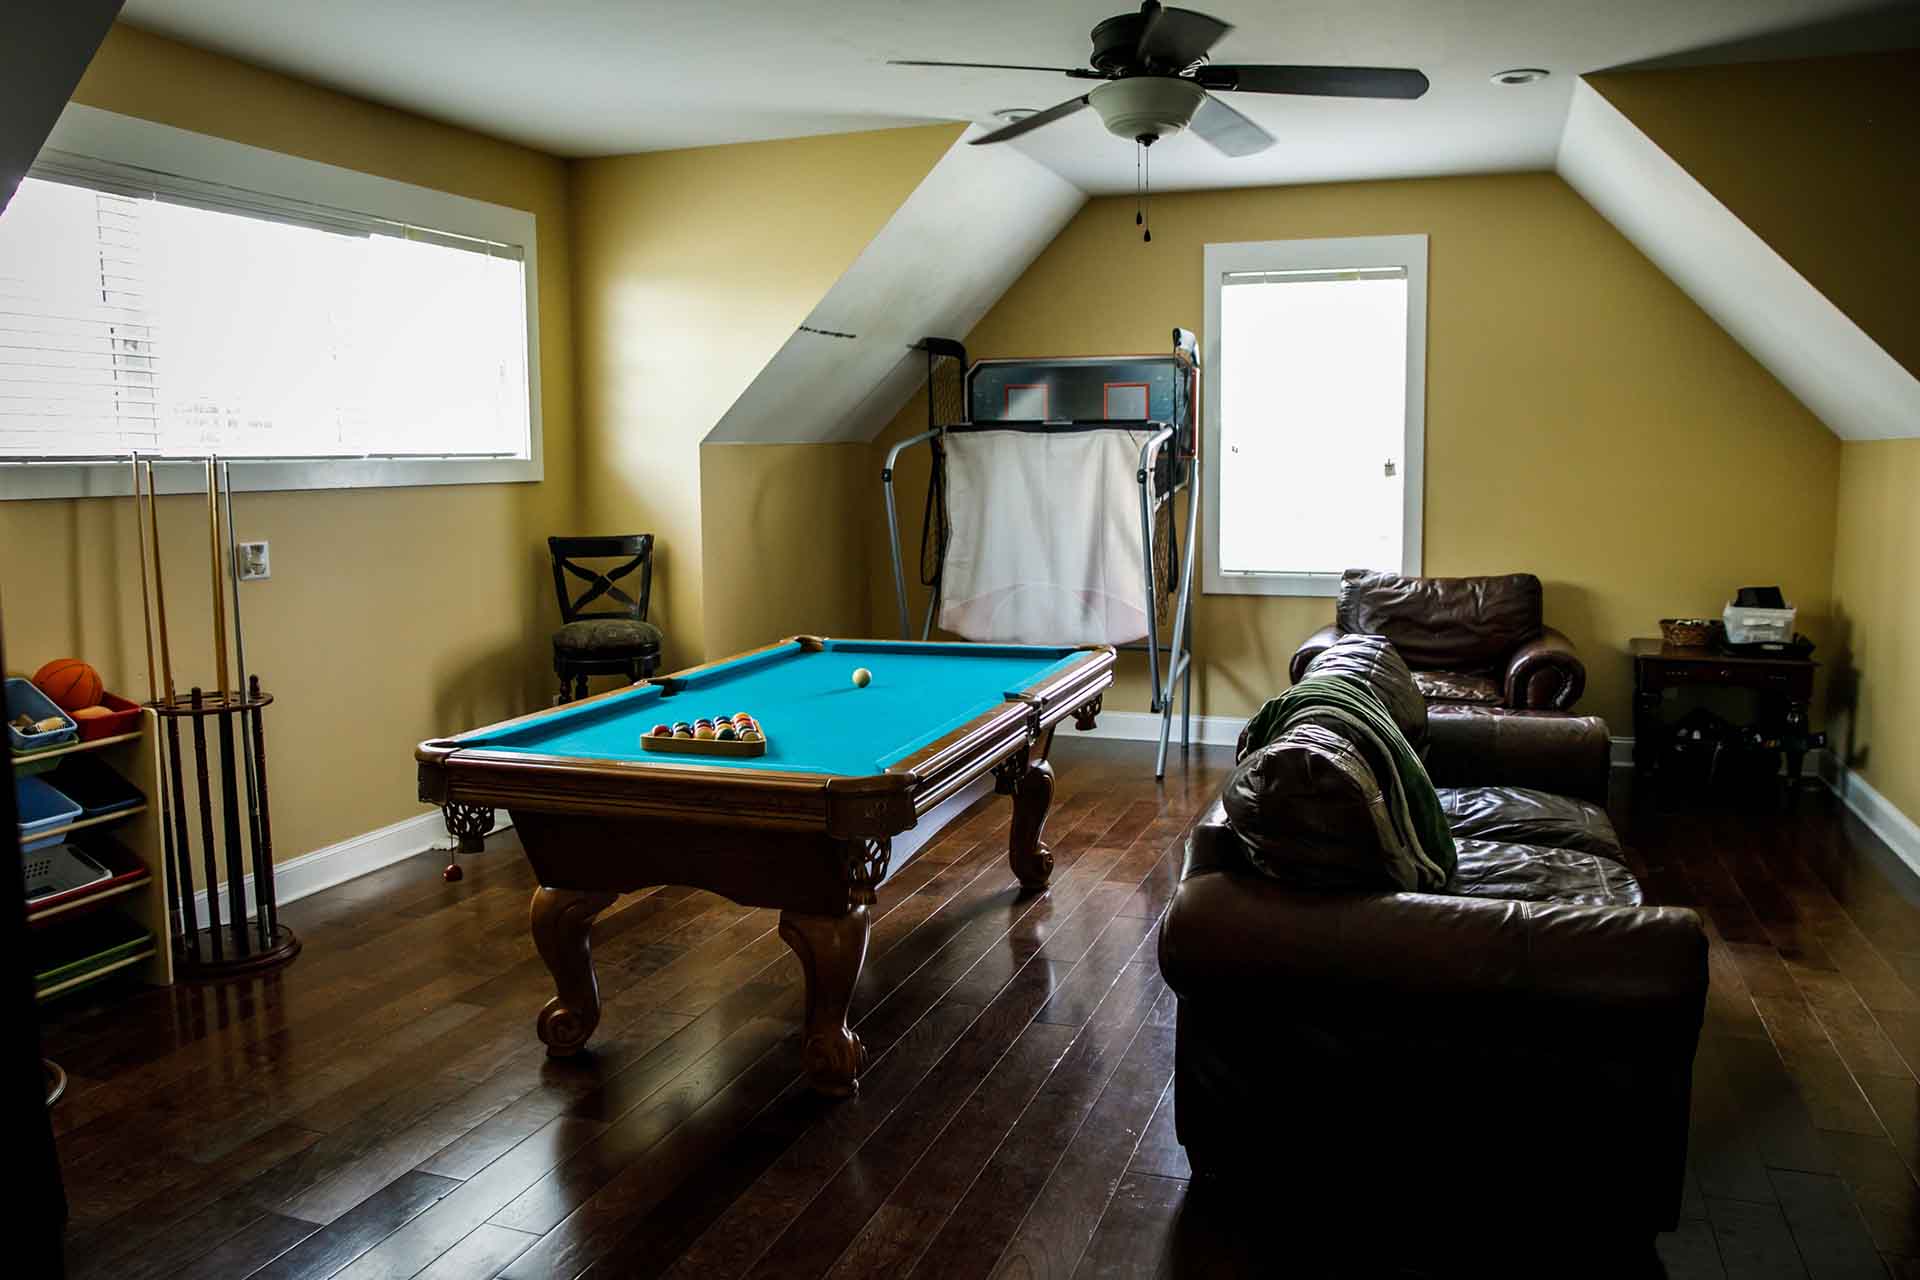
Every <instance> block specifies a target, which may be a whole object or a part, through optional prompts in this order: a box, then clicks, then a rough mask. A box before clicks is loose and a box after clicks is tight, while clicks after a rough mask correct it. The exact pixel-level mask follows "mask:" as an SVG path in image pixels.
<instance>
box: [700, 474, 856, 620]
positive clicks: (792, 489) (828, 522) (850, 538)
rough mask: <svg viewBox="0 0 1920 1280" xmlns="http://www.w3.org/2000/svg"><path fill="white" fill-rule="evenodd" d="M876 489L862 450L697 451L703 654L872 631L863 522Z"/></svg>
mask: <svg viewBox="0 0 1920 1280" xmlns="http://www.w3.org/2000/svg"><path fill="white" fill-rule="evenodd" d="M876 483H877V473H875V472H874V471H872V470H870V469H869V468H868V465H867V446H866V445H865V444H822V445H814V444H764V445H756V444H710V445H705V446H703V447H702V448H701V450H700V489H701V499H700V507H701V513H702V523H703V525H704V526H705V534H704V542H705V556H704V559H705V571H706V574H705V576H706V579H707V582H708V584H709V586H710V590H709V591H708V592H707V602H706V603H707V609H706V618H707V631H706V639H707V649H708V652H709V653H710V654H716V655H718V654H728V653H740V652H743V651H744V650H747V649H754V648H758V647H759V646H761V645H763V644H766V643H768V642H769V641H772V640H776V639H778V638H780V637H781V636H790V635H796V634H810V635H825V636H864V635H867V634H868V633H869V628H868V621H867V607H868V583H869V579H870V578H871V576H872V569H871V567H870V565H869V562H868V560H869V551H870V543H869V540H868V539H867V537H866V525H865V523H864V519H863V517H864V516H865V514H866V509H867V504H868V503H869V502H870V501H871V500H872V489H873V486H874V485H875V484H876Z"/></svg>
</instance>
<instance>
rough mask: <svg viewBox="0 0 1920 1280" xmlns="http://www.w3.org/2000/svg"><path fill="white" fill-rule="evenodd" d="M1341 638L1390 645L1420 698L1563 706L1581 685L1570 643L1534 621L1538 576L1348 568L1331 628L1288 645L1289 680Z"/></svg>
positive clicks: (1521, 707)
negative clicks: (1379, 639) (1369, 638)
mask: <svg viewBox="0 0 1920 1280" xmlns="http://www.w3.org/2000/svg"><path fill="white" fill-rule="evenodd" d="M1343 635H1376V636H1385V637H1386V638H1387V639H1388V640H1391V641H1392V642H1393V645H1394V647H1395V648H1396V649H1398V650H1399V651H1400V656H1401V658H1403V659H1404V660H1405V661H1406V664H1407V666H1409V667H1410V668H1412V669H1413V678H1414V683H1415V684H1416V685H1418V686H1419V688H1420V692H1421V694H1422V696H1424V697H1425V698H1426V699H1427V701H1428V702H1431V703H1436V704H1447V705H1459V706H1480V707H1504V708H1507V709H1510V710H1518V711H1568V710H1571V709H1572V708H1573V704H1574V703H1576V702H1578V701H1579V700H1580V694H1581V692H1582V691H1583V690H1585V688H1586V687H1587V668H1586V666H1585V664H1584V663H1582V662H1581V661H1580V655H1579V654H1578V653H1577V652H1575V650H1574V647H1573V642H1572V641H1571V640H1569V639H1567V638H1566V637H1565V636H1564V635H1561V634H1560V633H1559V632H1558V631H1555V630H1554V629H1553V628H1552V627H1549V626H1547V625H1546V623H1545V622H1544V621H1543V620H1542V610H1541V603H1540V579H1538V578H1536V577H1534V576H1533V575H1532V574H1530V573H1510V574H1505V575H1502V576H1500V577H1491V578H1409V577H1403V576H1401V575H1400V574H1397V573H1375V572H1373V571H1371V570H1367V569H1349V570H1347V572H1346V573H1345V574H1343V575H1342V576H1341V578H1340V595H1339V599H1338V600H1337V602H1336V603H1335V605H1334V620H1333V623H1332V625H1330V626H1325V627H1322V628H1320V630H1318V631H1316V632H1314V633H1313V634H1312V635H1310V636H1308V637H1307V639H1306V642H1305V643H1304V644H1302V645H1301V646H1300V648H1299V649H1298V650H1296V651H1295V653H1294V655H1293V662H1292V665H1291V672H1292V676H1293V679H1294V681H1295V683H1298V682H1299V680H1300V676H1301V674H1302V673H1303V672H1305V671H1306V669H1307V664H1309V663H1310V662H1312V661H1313V660H1314V658H1316V657H1318V656H1319V655H1320V654H1321V653H1323V652H1325V651H1326V650H1327V648H1328V647H1329V646H1331V645H1332V644H1333V642H1334V641H1336V640H1338V639H1339V638H1340V637H1341V636H1343Z"/></svg>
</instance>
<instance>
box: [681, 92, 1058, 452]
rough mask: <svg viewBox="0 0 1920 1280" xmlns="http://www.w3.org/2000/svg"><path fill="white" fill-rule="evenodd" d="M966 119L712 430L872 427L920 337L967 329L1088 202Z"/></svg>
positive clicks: (827, 438) (777, 432)
mask: <svg viewBox="0 0 1920 1280" xmlns="http://www.w3.org/2000/svg"><path fill="white" fill-rule="evenodd" d="M980 132H981V130H980V129H979V128H977V127H976V128H973V129H970V130H969V131H968V132H967V134H965V135H963V136H962V137H961V138H960V139H958V140H957V141H956V142H955V143H954V145H953V146H952V147H951V148H950V149H949V150H948V151H947V153H946V155H944V156H943V157H941V159H940V162H939V163H938V164H936V165H935V166H934V167H933V170H932V171H931V172H930V173H928V174H927V176H926V178H925V179H923V180H922V181H921V183H920V185H919V186H918V187H917V188H915V189H914V192H913V194H912V195H910V196H909V197H907V200H906V202H905V203H904V204H902V205H901V206H900V208H899V209H898V210H897V211H895V213H894V215H893V216H892V217H891V218H889V219H888V220H887V224H886V226H884V227H882V228H881V230H880V234H879V235H877V236H875V237H874V239H873V241H872V243H870V244H868V245H867V247H866V249H865V250H864V251H863V252H862V253H861V254H860V256H859V258H857V259H856V260H855V261H854V263H853V265H852V266H851V267H849V268H848V269H847V271H846V273H845V274H844V275H842V276H841V277H840V279H839V280H838V281H837V282H835V284H834V286H833V287H832V288H831V289H830V290H828V291H827V294H826V296H825V297H823V298H822V299H821V300H820V303H819V305H818V306H816V307H815V308H814V309H813V312H812V314H811V315H809V316H808V317H807V319H806V322H805V324H804V325H802V327H801V328H800V329H798V330H797V331H795V333H794V334H793V336H792V337H791V338H789V339H788V340H787V341H786V343H785V345H783V346H782V347H781V348H780V350H779V352H778V353H777V354H776V355H775V356H774V357H773V359H772V360H770V361H769V362H768V363H767V365H766V367H765V368H764V369H762V370H761V371H760V374H759V376H757V377H756V378H755V379H754V381H753V383H752V385H751V386H749V387H748V388H747V389H746V391H745V392H744V393H742V394H741V396H740V398H739V399H738V400H736V401H734V403H733V406H732V408H730V409H729V410H728V411H727V413H726V416H725V417H723V418H722V419H721V420H720V421H719V423H718V424H716V425H715V427H714V428H713V430H712V431H711V432H709V433H708V435H707V437H706V443H707V444H741V443H755V444H772V443H783V444H784V443H792V444H825V443H831V442H836V441H855V440H869V439H872V438H873V437H874V436H875V435H877V434H879V432H880V429H881V428H882V427H884V426H885V425H886V424H887V423H888V422H890V421H891V420H892V419H893V416H894V415H895V414H896V413H898V412H899V411H900V406H901V405H903V404H905V403H906V401H907V398H908V397H909V396H910V395H912V394H913V392H914V390H915V388H917V387H918V386H919V385H920V383H921V381H922V379H923V377H924V374H925V364H924V357H922V356H921V355H920V354H919V353H918V352H914V351H911V350H909V349H908V348H909V346H910V344H912V343H913V342H915V341H917V340H918V339H920V338H922V337H926V336H928V335H934V336H937V337H955V338H959V337H964V336H965V335H966V334H967V333H968V332H969V331H971V330H972V328H973V326H974V325H975V324H976V323H978V322H979V320H980V317H981V316H983V315H985V314H986V313H987V308H988V307H990V306H992V305H993V303H994V302H996V301H997V300H998V299H999V297H1000V295H1001V294H1003V293H1005V292H1006V291H1007V288H1008V286H1009V285H1011V284H1012V283H1013V282H1014V281H1015V280H1017V279H1019V278H1020V275H1021V273H1022V272H1024V271H1025V270H1026V269H1027V267H1028V266H1029V265H1030V264H1031V263H1032V262H1033V260H1034V259H1035V258H1036V257H1038V256H1039V255H1040V251H1041V250H1042V249H1044V248H1046V247H1047V244H1048V243H1049V242H1050V241H1052V239H1053V238H1054V236H1055V235H1057V234H1059V232H1060V229H1061V228H1062V227H1065V226H1066V225H1067V223H1068V221H1069V220H1071V219H1072V217H1073V215H1074V214H1075V213H1076V212H1078V211H1079V208H1080V206H1081V205H1082V204H1083V203H1085V201H1086V196H1085V195H1083V194H1082V193H1081V191H1080V190H1079V188H1077V187H1075V186H1073V185H1072V184H1071V183H1069V182H1067V181H1066V180H1064V179H1062V178H1060V177H1058V176H1057V175H1055V174H1054V173H1052V172H1051V171H1050V170H1048V169H1045V168H1043V167H1041V166H1040V165H1038V164H1036V163H1034V162H1033V161H1032V160H1029V159H1027V158H1026V157H1025V156H1023V155H1021V154H1020V153H1019V152H1018V151H1014V150H1012V149H1010V148H1006V147H974V146H969V145H968V144H967V139H968V138H970V137H975V136H978V134H979V133H980Z"/></svg>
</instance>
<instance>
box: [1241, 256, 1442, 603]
mask: <svg viewBox="0 0 1920 1280" xmlns="http://www.w3.org/2000/svg"><path fill="white" fill-rule="evenodd" d="M1205 261H1206V290H1207V296H1206V305H1207V317H1206V324H1207V348H1208V349H1207V353H1206V359H1207V367H1208V368H1209V369H1211V370H1212V375H1213V385H1214V393H1213V395H1212V396H1210V397H1208V399H1207V404H1206V424H1205V425H1206V432H1207V476H1206V480H1207V499H1208V502H1207V507H1208V510H1209V511H1210V512H1211V513H1212V515H1211V520H1210V522H1209V523H1210V528H1209V530H1208V533H1209V535H1210V536H1209V538H1208V540H1207V545H1206V589H1207V590H1208V591H1211V592H1218V593H1239V594H1251V595H1333V594H1335V593H1336V592H1337V591H1338V590H1339V584H1340V575H1341V574H1342V573H1343V572H1344V571H1345V570H1347V569H1355V568H1365V569H1390V570H1394V571H1398V572H1405V573H1418V572H1419V571H1420V498H1421V477H1422V465H1421V461H1422V440H1423V435H1424V430H1423V426H1424V416H1425V408H1424V406H1425V388H1426V374H1425V366H1426V359H1425V356H1426V237H1425V236H1379V237H1367V238H1360V239H1338V240H1290V241H1270V242H1263V243H1249V244H1213V245H1208V246H1207V247H1206V255H1205Z"/></svg>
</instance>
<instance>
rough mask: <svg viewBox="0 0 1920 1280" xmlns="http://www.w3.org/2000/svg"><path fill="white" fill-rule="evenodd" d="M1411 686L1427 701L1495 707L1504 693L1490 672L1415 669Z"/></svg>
mask: <svg viewBox="0 0 1920 1280" xmlns="http://www.w3.org/2000/svg"><path fill="white" fill-rule="evenodd" d="M1413 687H1414V688H1416V689H1418V690H1419V691H1420V696H1421V697H1423V698H1425V699H1426V700H1427V701H1429V702H1446V703H1462V704H1465V705H1467V706H1476V707H1497V706H1499V705H1500V703H1501V700H1502V699H1504V698H1505V697H1506V695H1505V694H1504V693H1502V692H1501V691H1500V686H1499V684H1497V683H1496V682H1495V681H1494V679H1493V677H1492V676H1473V675H1467V674H1466V673H1464V672H1460V671H1416V672H1414V673H1413Z"/></svg>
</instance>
